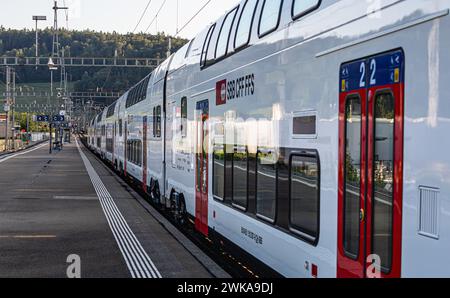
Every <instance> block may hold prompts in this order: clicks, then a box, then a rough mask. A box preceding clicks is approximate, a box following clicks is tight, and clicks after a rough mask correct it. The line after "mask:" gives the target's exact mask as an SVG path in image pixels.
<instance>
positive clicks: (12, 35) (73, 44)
mask: <svg viewBox="0 0 450 298" xmlns="http://www.w3.org/2000/svg"><path fill="white" fill-rule="evenodd" d="M59 39H60V44H61V47H62V48H64V52H65V56H66V57H69V56H71V57H114V56H115V55H116V54H117V56H118V57H127V58H164V57H165V56H166V52H167V48H168V42H169V36H166V35H165V34H164V33H160V34H158V35H150V34H124V35H123V34H118V33H116V32H113V33H104V32H95V31H90V30H84V31H67V30H62V31H61V32H60V34H59ZM52 42H53V32H52V29H50V28H47V29H44V30H42V31H40V32H39V52H40V54H39V56H40V57H49V56H51V53H52ZM186 42H187V40H184V39H180V38H172V51H176V50H178V49H179V48H181V47H182V46H183V45H184V44H185V43H186ZM0 56H9V57H34V56H35V31H31V30H27V29H23V30H14V29H5V28H4V27H0ZM68 71H69V79H71V81H72V82H75V85H74V88H75V90H74V91H96V90H103V91H118V92H121V91H122V92H123V91H126V90H127V89H128V88H130V87H131V86H132V85H134V84H136V83H137V82H138V81H139V80H141V79H142V78H143V77H144V76H146V75H147V74H148V73H149V70H147V69H121V68H117V69H111V68H103V69H102V68H79V67H77V68H68ZM17 77H18V78H17V79H18V83H43V82H49V81H50V72H49V71H48V69H47V68H45V67H42V68H39V69H38V70H35V69H34V67H20V68H17ZM58 79H59V77H58Z"/></svg>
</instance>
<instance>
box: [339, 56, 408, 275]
mask: <svg viewBox="0 0 450 298" xmlns="http://www.w3.org/2000/svg"><path fill="white" fill-rule="evenodd" d="M340 72H341V74H340V82H339V85H340V99H339V102H340V103H339V189H338V196H339V198H338V200H339V206H338V208H339V210H338V212H339V213H338V221H339V222H338V229H339V230H338V260H337V262H338V264H337V275H338V277H349V278H359V277H361V278H364V277H385V278H398V277H400V275H401V243H402V239H401V235H402V194H403V189H402V186H403V125H404V124H403V121H404V116H403V114H404V97H403V96H404V95H403V89H404V55H403V52H402V51H394V52H389V53H385V54H382V55H378V56H373V57H369V58H367V59H362V60H358V61H355V62H351V63H347V64H343V65H342V67H341V69H340Z"/></svg>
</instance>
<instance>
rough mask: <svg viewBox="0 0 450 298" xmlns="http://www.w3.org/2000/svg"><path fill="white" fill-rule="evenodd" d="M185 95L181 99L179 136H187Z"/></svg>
mask: <svg viewBox="0 0 450 298" xmlns="http://www.w3.org/2000/svg"><path fill="white" fill-rule="evenodd" d="M187 116H188V112H187V97H183V98H182V99H181V129H180V131H181V137H183V138H185V137H186V136H187Z"/></svg>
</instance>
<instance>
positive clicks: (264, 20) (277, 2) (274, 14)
mask: <svg viewBox="0 0 450 298" xmlns="http://www.w3.org/2000/svg"><path fill="white" fill-rule="evenodd" d="M282 4H283V0H264V3H263V9H262V12H261V18H260V20H259V30H258V33H259V36H260V37H262V36H264V35H266V34H269V33H270V32H273V31H274V30H276V29H277V28H278V24H279V22H280V16H281V6H282Z"/></svg>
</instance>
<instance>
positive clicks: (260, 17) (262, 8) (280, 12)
mask: <svg viewBox="0 0 450 298" xmlns="http://www.w3.org/2000/svg"><path fill="white" fill-rule="evenodd" d="M266 2H267V0H263V4H262V7H261V13H260V15H259V21H258V37H259V38H263V37H265V36H267V35H269V34H271V33H273V32H275V31H277V30H278V28H279V27H280V23H281V14H282V12H283V5H284V0H280V8H279V11H278V20H277V25H276V26H275V27H274V28H273V29H270V30H268V31H267V32H264V33H261V21H262V16H263V14H264V8H265V6H266Z"/></svg>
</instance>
